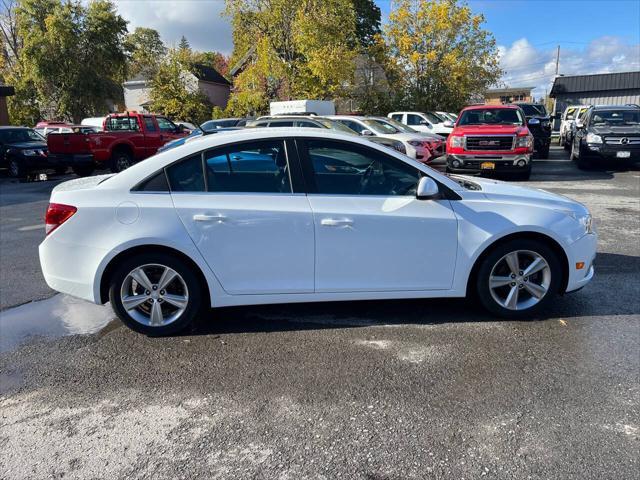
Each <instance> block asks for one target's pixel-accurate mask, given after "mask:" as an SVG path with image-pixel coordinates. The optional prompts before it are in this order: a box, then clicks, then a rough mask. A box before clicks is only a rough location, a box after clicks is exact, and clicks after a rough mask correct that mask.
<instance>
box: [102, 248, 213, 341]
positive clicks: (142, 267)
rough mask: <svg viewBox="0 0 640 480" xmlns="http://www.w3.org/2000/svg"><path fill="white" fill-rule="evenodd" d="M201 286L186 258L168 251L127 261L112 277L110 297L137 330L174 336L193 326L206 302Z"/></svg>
mask: <svg viewBox="0 0 640 480" xmlns="http://www.w3.org/2000/svg"><path fill="white" fill-rule="evenodd" d="M201 291H202V289H201V286H200V282H199V281H198V278H197V277H196V276H195V274H194V273H193V271H192V269H191V268H190V267H189V266H188V265H186V264H185V262H183V261H182V260H180V259H178V258H175V257H173V256H171V255H168V254H164V253H149V254H141V255H136V256H134V257H131V258H128V259H126V260H125V261H123V262H122V263H121V264H120V265H119V266H118V268H117V269H116V271H115V273H114V275H113V276H112V278H111V283H110V288H109V299H110V301H111V306H112V307H113V310H114V311H115V313H116V314H117V315H118V317H119V318H120V319H121V320H122V321H123V322H124V323H125V324H126V325H127V326H128V327H130V328H131V329H133V330H135V331H136V332H140V333H144V334H146V335H151V336H159V335H172V334H174V333H177V332H179V331H181V330H183V329H185V328H186V327H187V326H188V325H190V324H191V323H192V322H193V320H194V319H195V317H196V316H197V314H198V312H199V311H200V305H201V303H202V296H201Z"/></svg>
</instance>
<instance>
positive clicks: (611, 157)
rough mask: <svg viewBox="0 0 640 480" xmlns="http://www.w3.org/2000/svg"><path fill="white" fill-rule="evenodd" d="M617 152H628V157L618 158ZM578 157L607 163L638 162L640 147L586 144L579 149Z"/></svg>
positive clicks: (639, 160)
mask: <svg viewBox="0 0 640 480" xmlns="http://www.w3.org/2000/svg"><path fill="white" fill-rule="evenodd" d="M618 152H629V154H630V156H629V157H626V158H620V157H618ZM580 156H581V157H583V158H588V159H590V160H607V161H618V162H619V161H622V162H625V161H627V162H628V161H631V162H640V146H639V145H626V146H625V145H607V144H602V143H598V144H588V145H586V146H582V147H581V148H580Z"/></svg>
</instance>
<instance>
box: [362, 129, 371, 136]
mask: <svg viewBox="0 0 640 480" xmlns="http://www.w3.org/2000/svg"><path fill="white" fill-rule="evenodd" d="M360 135H364V136H365V137H373V136H374V135H373V132H372V131H371V130H367V129H366V128H365V129H364V130H362V131H361V132H360Z"/></svg>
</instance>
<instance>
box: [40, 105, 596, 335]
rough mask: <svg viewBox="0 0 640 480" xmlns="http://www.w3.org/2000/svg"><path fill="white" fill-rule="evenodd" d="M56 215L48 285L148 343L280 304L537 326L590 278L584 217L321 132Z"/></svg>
mask: <svg viewBox="0 0 640 480" xmlns="http://www.w3.org/2000/svg"><path fill="white" fill-rule="evenodd" d="M518 112H520V111H519V110H518ZM520 115H521V113H520ZM462 120H464V118H462ZM524 128H526V127H524ZM245 165H247V167H245ZM50 202H51V203H50V204H49V208H48V210H47V214H46V232H47V235H46V237H45V239H44V241H43V242H42V244H41V245H40V247H39V254H40V264H41V266H42V271H43V273H44V278H45V280H46V282H47V284H48V285H49V286H50V287H51V288H53V289H54V290H57V291H60V292H63V293H67V294H70V295H74V296H78V297H81V298H84V299H86V300H89V301H92V302H95V303H98V304H102V303H105V302H107V301H110V302H111V304H112V306H113V310H114V312H115V313H116V314H117V315H118V317H119V318H121V319H122V321H123V322H124V323H125V324H126V325H128V326H129V327H130V328H132V329H134V330H136V331H138V332H142V333H145V334H149V335H166V334H173V333H175V332H178V331H180V330H182V329H184V328H185V327H187V326H188V325H189V324H190V323H191V322H192V321H193V320H194V318H195V317H196V316H197V315H198V313H199V312H201V311H203V309H206V308H210V307H225V306H232V305H252V304H268V303H282V302H289V303H290V302H316V301H323V302H324V301H337V300H365V299H367V300H371V299H403V298H416V297H418V298H431V297H464V296H466V295H468V294H469V295H471V296H473V297H474V298H478V300H479V302H481V303H482V304H483V305H484V306H485V307H486V308H487V309H488V310H489V311H490V312H491V313H492V314H494V315H497V316H503V317H507V318H522V317H530V316H532V315H535V314H536V312H537V311H538V310H539V309H541V308H543V307H545V305H548V304H549V303H550V302H552V301H553V299H554V297H555V295H556V294H557V293H565V292H571V291H574V290H577V289H580V288H582V287H583V286H585V285H586V284H587V283H588V282H589V281H590V280H591V278H592V277H593V275H594V268H593V261H594V257H595V254H596V241H597V236H596V233H595V232H594V231H593V229H592V224H591V215H590V213H589V211H588V210H587V209H586V208H585V207H584V206H583V205H581V204H579V203H577V202H574V201H572V200H570V199H569V198H567V197H564V196H560V195H555V194H552V193H549V192H545V191H542V190H535V189H530V188H523V187H519V186H516V185H510V184H508V183H500V182H494V181H491V180H487V179H477V180H476V179H473V180H472V179H468V178H456V177H455V176H451V177H449V176H446V175H443V174H440V173H438V172H436V171H435V170H433V169H431V168H429V167H428V166H426V165H423V164H421V163H420V162H417V161H415V160H413V159H410V158H409V157H407V156H406V155H402V154H400V153H398V152H394V151H393V150H390V149H388V148H384V147H382V146H380V145H375V144H372V143H371V142H369V141H367V139H366V138H364V137H356V136H353V135H345V134H341V133H337V132H333V131H329V130H327V129H304V130H300V129H276V128H261V129H247V130H242V131H237V132H229V133H228V134H224V135H207V136H204V137H202V138H201V139H199V140H198V141H193V142H190V143H189V144H186V145H184V146H183V147H182V148H179V149H173V150H170V151H167V152H164V153H162V154H159V155H156V156H154V157H152V158H150V159H149V160H147V161H145V162H141V163H139V164H137V165H134V166H132V167H131V168H129V169H127V170H126V171H124V172H122V173H121V174H119V175H113V176H110V177H109V176H97V177H93V178H90V179H78V180H71V181H68V182H65V183H63V184H61V185H59V186H57V187H56V188H55V189H54V190H53V192H52V194H51V200H50Z"/></svg>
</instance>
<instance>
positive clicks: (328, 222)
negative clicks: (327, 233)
mask: <svg viewBox="0 0 640 480" xmlns="http://www.w3.org/2000/svg"><path fill="white" fill-rule="evenodd" d="M320 225H322V226H323V227H350V226H351V225H353V220H351V219H350V218H323V219H322V220H320Z"/></svg>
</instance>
